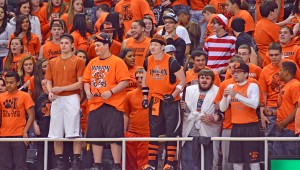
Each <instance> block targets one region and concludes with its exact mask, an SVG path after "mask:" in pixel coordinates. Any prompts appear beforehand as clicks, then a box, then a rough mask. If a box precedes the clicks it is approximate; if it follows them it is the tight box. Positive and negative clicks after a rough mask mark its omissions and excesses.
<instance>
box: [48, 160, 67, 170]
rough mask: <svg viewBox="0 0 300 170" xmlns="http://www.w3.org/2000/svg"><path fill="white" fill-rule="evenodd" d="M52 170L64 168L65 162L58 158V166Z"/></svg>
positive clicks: (62, 169)
mask: <svg viewBox="0 0 300 170" xmlns="http://www.w3.org/2000/svg"><path fill="white" fill-rule="evenodd" d="M51 170H64V163H63V162H62V161H61V160H59V159H58V160H57V161H56V167H55V168H53V169H51Z"/></svg>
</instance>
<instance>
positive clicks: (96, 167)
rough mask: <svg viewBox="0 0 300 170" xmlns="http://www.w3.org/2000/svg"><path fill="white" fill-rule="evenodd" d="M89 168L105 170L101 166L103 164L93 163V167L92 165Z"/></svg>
mask: <svg viewBox="0 0 300 170" xmlns="http://www.w3.org/2000/svg"><path fill="white" fill-rule="evenodd" d="M88 170H103V168H102V167H101V166H99V165H95V164H94V165H93V167H91V168H90V169H88Z"/></svg>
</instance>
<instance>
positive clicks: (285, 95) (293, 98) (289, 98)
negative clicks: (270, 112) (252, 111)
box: [277, 79, 300, 131]
mask: <svg viewBox="0 0 300 170" xmlns="http://www.w3.org/2000/svg"><path fill="white" fill-rule="evenodd" d="M299 96H300V82H299V81H298V80H296V79H292V80H291V81H289V82H287V83H286V84H285V85H284V86H283V88H282V89H281V91H280V93H279V95H278V109H277V123H280V122H281V121H283V120H284V119H286V118H287V117H288V115H289V114H291V113H292V112H293V110H294V109H295V105H296V103H297V102H298V99H299ZM287 128H288V129H290V130H292V131H295V122H294V121H293V122H291V123H289V124H288V125H287Z"/></svg>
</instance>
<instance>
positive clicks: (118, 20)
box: [105, 12, 125, 42]
mask: <svg viewBox="0 0 300 170" xmlns="http://www.w3.org/2000/svg"><path fill="white" fill-rule="evenodd" d="M105 21H107V22H110V23H112V27H113V28H115V30H114V32H115V33H114V37H113V39H114V40H116V41H119V42H122V41H123V39H125V34H124V23H123V19H122V17H121V15H120V14H119V13H117V12H112V13H109V14H108V15H107V17H106V19H105Z"/></svg>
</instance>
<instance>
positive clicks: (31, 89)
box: [28, 76, 34, 98]
mask: <svg viewBox="0 0 300 170" xmlns="http://www.w3.org/2000/svg"><path fill="white" fill-rule="evenodd" d="M29 81H30V83H29V86H28V90H30V91H31V94H32V98H33V96H34V76H31V77H30V79H29Z"/></svg>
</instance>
